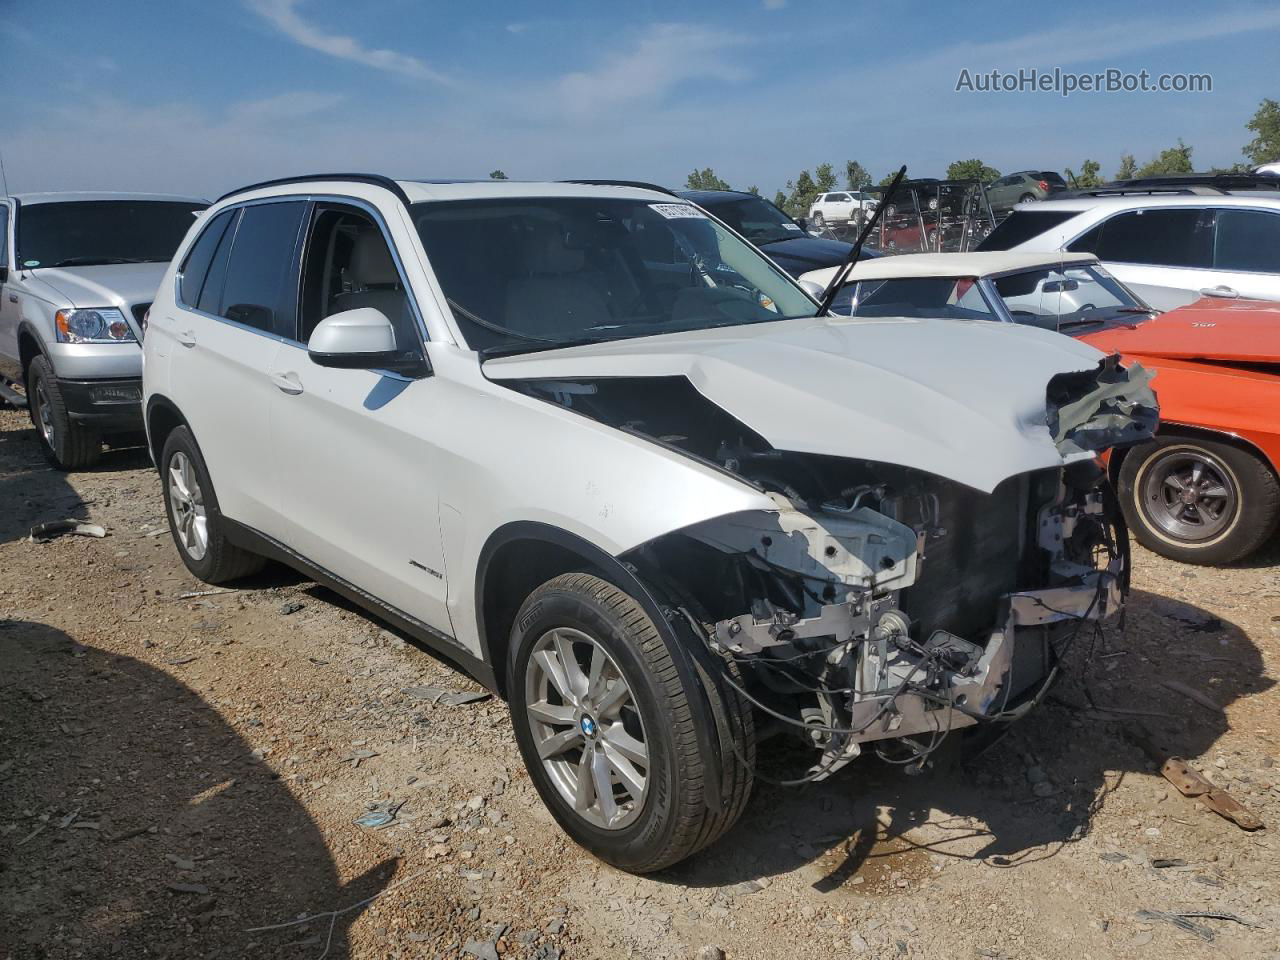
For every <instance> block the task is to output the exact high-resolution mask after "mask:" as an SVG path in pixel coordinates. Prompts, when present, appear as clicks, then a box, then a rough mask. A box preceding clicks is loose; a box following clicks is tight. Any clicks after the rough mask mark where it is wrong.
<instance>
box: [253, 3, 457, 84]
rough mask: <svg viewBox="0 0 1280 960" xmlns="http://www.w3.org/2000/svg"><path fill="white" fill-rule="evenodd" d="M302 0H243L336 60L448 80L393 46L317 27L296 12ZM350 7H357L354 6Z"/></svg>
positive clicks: (303, 42) (302, 43) (300, 40)
mask: <svg viewBox="0 0 1280 960" xmlns="http://www.w3.org/2000/svg"><path fill="white" fill-rule="evenodd" d="M300 2H301V0H245V3H246V5H247V6H248V7H249V9H251V10H252V11H253V12H254V13H256V14H258V16H260V17H262V18H263V19H264V20H266V21H267V22H268V23H270V24H271V25H272V26H274V27H275V28H276V29H277V30H279V31H280V32H281V33H283V34H284V35H285V36H286V37H288V38H289V39H290V40H292V41H293V42H294V43H296V44H299V45H300V46H303V47H307V48H308V49H311V50H318V51H319V52H320V53H326V54H328V55H329V56H331V57H337V58H338V59H339V60H350V61H352V62H353V63H362V64H364V65H365V66H367V67H373V68H375V69H377V70H386V71H387V72H389V73H399V74H402V75H404V76H406V77H413V78H414V79H418V80H432V81H435V82H436V83H445V84H448V83H450V82H451V81H450V80H449V78H448V77H446V76H445V75H444V74H442V73H440V72H438V71H436V70H433V69H432V68H431V67H429V66H428V65H427V64H426V63H425V62H424V61H422V60H420V59H419V58H417V57H414V56H410V55H409V54H407V53H399V52H398V51H395V50H376V49H370V48H369V47H366V46H365V45H364V44H362V43H361V42H360V41H359V40H357V39H355V38H354V37H349V36H345V35H344V34H340V33H326V32H325V31H324V30H322V29H321V28H320V27H317V26H315V25H314V24H312V23H310V22H309V21H307V20H305V19H304V18H303V17H302V15H301V14H299V13H298V10H297V7H298V5H299V3H300ZM353 9H359V7H358V6H356V7H355V8H353Z"/></svg>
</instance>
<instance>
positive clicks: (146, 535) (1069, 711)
mask: <svg viewBox="0 0 1280 960" xmlns="http://www.w3.org/2000/svg"><path fill="white" fill-rule="evenodd" d="M64 517H80V518H88V519H91V520H92V521H94V522H95V523H99V524H101V525H103V526H104V527H105V528H106V529H107V531H108V534H109V535H108V536H107V537H106V538H105V539H101V540H98V539H86V538H79V537H64V538H62V539H59V540H55V541H53V542H50V543H47V544H43V545H41V544H34V543H31V542H29V540H28V539H27V537H26V534H27V531H28V530H29V528H30V526H31V525H32V524H33V523H36V522H38V521H41V520H49V519H59V518H64ZM1134 586H1135V589H1134V594H1133V597H1132V603H1131V607H1130V611H1129V616H1128V623H1127V629H1126V631H1125V632H1124V633H1123V634H1121V633H1120V632H1119V631H1118V630H1115V629H1113V630H1110V631H1108V634H1107V636H1106V638H1105V640H1104V642H1103V643H1101V644H1100V645H1098V646H1097V648H1096V649H1095V650H1094V651H1093V659H1092V661H1091V663H1090V665H1089V666H1088V667H1087V668H1086V666H1085V664H1084V663H1083V662H1082V661H1080V662H1077V663H1075V665H1074V666H1075V669H1074V671H1073V678H1072V679H1071V680H1070V681H1069V682H1066V683H1064V684H1062V685H1061V686H1060V687H1059V688H1058V689H1057V692H1056V694H1055V697H1054V699H1053V700H1052V701H1051V702H1050V703H1048V704H1047V705H1046V706H1045V708H1044V709H1042V710H1041V711H1040V712H1039V713H1038V714H1037V715H1035V716H1034V717H1033V718H1031V719H1029V720H1027V721H1025V722H1024V723H1022V724H1020V725H1018V726H1017V727H1016V728H1015V729H1014V731H1013V732H1012V733H1011V734H1010V735H1009V736H1008V737H1006V738H1005V739H1004V740H1003V741H1001V742H1000V743H999V744H998V745H997V746H996V747H994V748H993V749H992V750H991V751H990V752H988V753H987V754H986V755H985V756H984V757H983V758H982V759H980V760H979V761H977V762H976V763H974V764H972V765H970V766H967V767H961V766H959V765H954V764H951V765H948V764H942V765H940V767H939V768H938V769H935V770H932V771H929V772H926V773H925V774H923V775H921V776H919V777H905V776H903V775H901V774H900V773H899V772H897V771H896V770H895V769H893V768H891V767H888V766H886V765H884V764H881V763H879V762H877V761H870V760H863V761H859V762H858V763H856V764H854V765H853V766H852V767H851V768H849V769H847V770H845V771H844V772H843V773H842V774H841V775H839V776H837V777H836V778H834V779H833V780H832V781H830V782H827V783H824V784H818V785H814V786H811V787H808V788H806V789H803V790H793V789H779V788H774V787H769V786H758V787H757V790H756V794H755V797H754V799H753V801H752V804H751V806H750V808H749V810H748V812H747V815H746V816H745V817H744V818H743V820H742V822H741V823H740V824H739V825H738V827H737V828H736V829H735V830H734V831H733V832H732V833H730V834H729V836H728V837H726V838H725V839H724V840H722V841H721V842H720V843H719V844H718V845H717V846H716V847H714V848H712V849H711V850H709V851H707V852H705V853H704V854H702V855H701V856H699V857H698V858H696V859H695V860H694V861H692V862H690V863H687V864H685V865H682V866H680V867H678V868H676V869H673V870H670V871H668V872H665V873H663V874H660V875H657V876H653V877H648V878H644V879H637V878H634V877H630V876H627V875H624V874H621V873H618V872H616V871H614V870H612V869H610V868H608V867H604V866H602V865H601V864H599V863H597V862H596V861H594V860H593V859H592V858H591V857H589V856H588V855H586V854H585V853H583V852H582V851H581V850H579V849H578V848H577V847H575V846H573V845H572V844H570V843H568V842H567V841H566V840H565V838H564V837H563V836H562V835H561V833H560V832H559V831H558V829H557V828H556V827H555V826H554V825H553V824H552V822H551V820H550V817H549V816H548V815H547V814H546V813H545V812H544V811H543V808H542V806H541V804H540V803H539V801H538V799H537V797H536V795H535V794H534V791H533V789H532V787H531V786H530V784H529V780H528V777H527V776H526V775H525V774H524V771H523V768H522V767H521V764H520V760H519V757H518V755H517V752H516V749H515V746H514V744H513V742H512V738H511V731H510V726H509V722H508V718H507V714H506V710H505V707H504V705H503V704H502V703H500V702H496V701H494V700H485V701H481V702H474V703H469V704H461V705H451V704H449V703H445V702H434V697H435V695H434V694H432V693H430V692H429V691H424V690H423V689H421V688H424V687H437V688H441V687H443V688H448V689H450V690H471V691H475V690H479V687H478V686H476V685H475V684H474V683H472V682H471V681H469V680H467V679H466V678H464V677H462V676H461V675H460V674H458V673H456V672H454V671H453V670H451V669H450V668H449V667H447V666H446V665H444V664H442V663H441V662H439V661H437V660H435V659H433V658H432V657H431V656H430V655H429V654H427V653H425V652H423V651H422V650H419V649H418V648H416V647H415V646H414V645H413V643H412V642H408V641H406V640H405V639H404V638H403V637H401V636H399V635H397V634H395V633H392V632H389V631H388V630H386V629H384V628H383V627H382V625H380V624H379V623H377V622H375V621H374V620H372V619H370V618H369V617H367V616H365V615H364V614H362V613H360V612H357V611H355V610H353V609H351V608H350V607H348V606H346V605H345V604H344V603H343V602H342V601H340V600H339V599H338V598H337V597H335V596H334V595H333V594H331V593H328V592H327V591H324V590H322V589H320V588H317V587H315V586H314V585H313V584H311V583H308V582H306V581H302V580H299V579H298V578H297V577H296V576H294V575H292V574H290V573H288V572H285V571H281V570H275V571H271V572H269V573H268V574H265V575H263V576H261V577H259V578H257V579H256V580H254V581H253V582H251V583H248V584H246V585H244V588H243V589H241V590H237V591H233V592H218V593H213V594H210V595H206V596H184V594H189V593H192V592H200V591H202V590H204V589H206V588H204V587H203V585H202V584H199V583H197V582H196V581H194V580H193V579H192V578H191V577H190V576H189V575H188V574H187V572H186V570H185V569H184V568H183V566H182V564H181V563H180V562H179V560H178V557H177V555H176V553H175V548H174V546H173V543H172V542H171V540H170V538H169V534H168V529H167V526H166V524H165V520H164V515H163V510H162V506H161V500H160V490H159V484H158V482H157V480H156V478H155V476H154V474H153V472H152V470H151V468H150V465H149V464H148V463H147V461H146V458H145V456H144V455H143V454H142V453H141V452H139V451H120V452H115V453H112V454H110V455H108V457H107V458H106V460H105V462H104V464H103V466H102V467H101V468H99V469H97V470H95V471H93V472H90V473H85V474H79V475H72V476H65V475H62V474H60V473H56V472H54V471H52V470H50V469H49V468H48V467H47V466H46V465H45V464H44V462H43V461H42V460H41V458H40V455H39V451H38V448H37V445H36V440H35V437H34V434H33V433H32V431H31V430H30V429H29V426H28V424H27V421H26V419H25V415H23V414H20V413H16V412H12V411H7V412H0V903H2V904H3V910H2V911H0V956H7V957H12V958H15V960H16V958H24V960H25V958H45V957H48V958H63V957H102V956H111V957H125V958H132V957H149V958H155V957H172V958H194V957H226V958H232V957H235V958H239V957H281V958H300V960H312V958H319V957H322V956H326V957H329V958H333V957H343V956H350V957H360V958H373V957H378V958H383V957H404V958H416V957H458V956H475V957H482V958H484V957H487V958H494V957H496V956H499V955H505V956H508V957H515V958H526V957H532V958H538V960H549V958H555V957H564V958H579V957H582V958H590V957H627V956H636V957H646V958H662V957H690V958H692V957H694V956H699V957H716V956H719V954H718V953H717V952H716V949H720V950H723V951H724V953H725V954H726V955H727V956H728V957H730V958H748V957H751V958H754V957H761V958H772V957H783V956H786V957H795V958H804V957H851V956H862V955H865V956H874V957H896V956H905V957H939V958H943V957H946V958H957V957H960V958H962V957H985V958H1058V957H1063V958H1065V957H1072V958H1081V957H1096V958H1110V957H1144V958H1150V957H1239V958H1245V957H1248V958H1258V957H1280V844H1278V843H1277V841H1276V839H1275V838H1274V832H1275V826H1276V825H1277V824H1280V766H1278V765H1276V761H1277V760H1278V759H1280V746H1278V745H1277V738H1278V737H1280V714H1278V713H1277V708H1278V707H1280V694H1278V693H1277V689H1276V684H1275V679H1274V678H1275V677H1276V676H1277V673H1278V671H1280V543H1273V544H1272V546H1271V548H1270V549H1269V550H1268V551H1266V552H1265V553H1264V555H1263V556H1261V557H1258V558H1255V560H1254V561H1252V562H1251V563H1250V564H1249V565H1247V566H1242V567H1238V568H1234V569H1230V570H1207V569H1197V568H1191V567H1184V566H1181V565H1178V564H1174V563H1170V562H1167V561H1164V560H1161V559H1159V558H1157V557H1154V556H1152V555H1150V554H1147V553H1143V552H1139V553H1138V556H1137V571H1136V576H1135V580H1134ZM1085 652H1087V651H1085V650H1083V649H1081V650H1080V653H1082V654H1083V653H1085ZM1082 676H1083V680H1082V679H1081V677H1082ZM1166 681H1174V682H1175V683H1181V684H1184V685H1185V688H1189V689H1190V690H1192V691H1194V693H1195V694H1198V695H1199V697H1200V698H1201V699H1202V700H1204V701H1205V702H1204V703H1202V702H1198V701H1197V700H1194V699H1190V698H1188V696H1186V695H1185V694H1184V693H1183V692H1178V691H1175V690H1172V689H1170V688H1169V687H1168V686H1166V685H1165V682H1166ZM1090 701H1091V702H1092V703H1093V704H1094V706H1093V707H1089V706H1088V704H1089V702H1090ZM1215 704H1216V705H1220V706H1221V708H1222V709H1217V708H1216V707H1214V706H1213V705H1215ZM1106 707H1112V708H1119V709H1122V710H1127V711H1134V712H1133V713H1125V714H1118V713H1108V712H1107V711H1106V710H1105V708H1106ZM1139 714H1141V715H1139ZM1135 734H1140V735H1141V736H1135ZM1143 738H1145V739H1146V740H1147V741H1149V742H1150V743H1153V744H1155V745H1156V746H1157V748H1158V749H1159V750H1162V751H1169V752H1173V753H1177V754H1181V755H1183V756H1186V757H1188V758H1192V759H1193V761H1194V765H1195V766H1196V767H1198V768H1200V769H1202V770H1203V771H1205V772H1206V773H1207V774H1208V776H1209V777H1210V778H1211V779H1212V780H1214V781H1215V782H1216V783H1218V784H1220V785H1223V786H1226V787H1227V788H1229V789H1230V791H1231V792H1232V794H1233V795H1235V796H1236V797H1238V798H1239V799H1240V800H1241V801H1242V802H1244V803H1245V804H1247V805H1248V806H1249V807H1250V808H1251V809H1252V810H1254V811H1255V812H1256V813H1257V814H1258V815H1260V816H1261V817H1262V818H1263V819H1264V820H1265V821H1266V822H1267V824H1268V825H1269V828H1268V829H1263V830H1259V831H1256V832H1254V833H1246V832H1244V831H1242V830H1240V829H1238V828H1237V827H1236V826H1234V825H1232V824H1231V823H1229V822H1227V821H1226V820H1223V819H1221V818H1219V817H1218V816H1215V815H1214V814H1212V813H1209V812H1207V811H1206V810H1205V809H1203V808H1202V807H1201V806H1199V805H1198V803H1197V802H1196V801H1194V800H1190V799H1186V798H1184V797H1182V796H1181V795H1180V794H1178V793H1176V792H1175V791H1174V790H1172V788H1170V787H1169V786H1168V785H1167V784H1166V782H1165V781H1164V780H1163V779H1161V778H1160V777H1159V776H1158V774H1156V773H1155V767H1154V764H1153V763H1152V762H1151V760H1150V758H1149V755H1148V754H1147V753H1146V752H1144V750H1143V749H1142V748H1141V747H1140V746H1139V745H1138V741H1139V740H1141V739H1143ZM789 760H790V758H789V757H788V755H787V752H786V750H785V749H781V748H779V749H772V750H769V749H767V750H766V755H765V760H764V763H765V769H766V770H767V771H768V772H771V773H773V774H774V775H775V776H783V775H787V774H789V773H791V772H792V770H793V769H794V768H793V767H791V766H790V763H789ZM378 811H394V819H393V820H392V823H391V825H389V826H385V827H382V828H375V827H370V826H361V825H358V824H357V823H356V822H355V821H356V819H357V818H358V817H361V816H362V815H364V814H367V813H370V812H378ZM375 896H376V897H377V899H375V900H372V901H371V902H367V903H366V902H365V901H368V900H369V898H371V897H375ZM1141 910H1153V911H1166V912H1172V913H1191V912H1196V911H1207V912H1213V913H1224V914H1232V915H1234V916H1235V917H1236V918H1237V919H1236V920H1232V919H1209V918H1193V919H1192V920H1191V922H1192V923H1193V924H1194V925H1195V928H1194V929H1192V930H1186V929H1182V928H1179V927H1177V926H1174V925H1172V924H1170V923H1168V922H1166V921H1165V920H1162V919H1160V918H1158V917H1157V918H1152V917H1149V916H1148V917H1142V916H1139V915H1138V911H1141ZM334 911H343V912H340V913H334ZM316 915H319V916H316ZM308 917H312V919H309V920H308V919H306V918H308ZM298 920H304V922H295V921H298ZM1237 920H1238V921H1243V922H1237ZM263 927H274V929H258V928H263ZM464 951H466V952H464ZM699 951H702V952H701V953H699Z"/></svg>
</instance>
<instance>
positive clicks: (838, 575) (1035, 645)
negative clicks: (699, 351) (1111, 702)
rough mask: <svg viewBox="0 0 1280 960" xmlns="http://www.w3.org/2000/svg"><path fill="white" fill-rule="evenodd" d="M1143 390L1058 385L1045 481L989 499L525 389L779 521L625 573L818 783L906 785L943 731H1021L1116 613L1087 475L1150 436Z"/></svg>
mask: <svg viewBox="0 0 1280 960" xmlns="http://www.w3.org/2000/svg"><path fill="white" fill-rule="evenodd" d="M1149 379H1150V377H1149V375H1148V374H1147V373H1146V372H1145V371H1142V370H1141V368H1136V367H1135V368H1129V369H1126V368H1124V367H1123V366H1120V365H1119V364H1118V362H1117V361H1116V358H1114V357H1111V358H1107V359H1106V360H1104V361H1103V362H1102V363H1101V364H1099V366H1098V367H1097V369H1096V370H1093V371H1085V372H1082V373H1069V374H1060V375H1058V376H1056V377H1054V378H1053V379H1052V380H1051V381H1050V383H1049V386H1048V396H1047V403H1046V417H1045V420H1044V422H1043V425H1042V427H1041V429H1043V430H1045V431H1047V432H1048V433H1049V434H1050V435H1051V436H1052V438H1053V442H1054V444H1055V446H1056V447H1057V450H1058V455H1057V457H1056V458H1055V459H1057V461H1058V462H1057V463H1056V465H1054V466H1045V467H1043V468H1041V469H1036V470H1031V471H1028V472H1022V473H1018V474H1015V475H1013V476H1009V477H1006V478H1005V479H1004V480H1003V481H1001V482H1000V483H999V484H998V485H997V486H995V488H994V489H993V490H991V491H990V492H986V491H982V490H978V489H975V488H974V487H971V486H968V485H966V484H963V483H960V482H957V481H955V480H952V479H948V478H947V477H943V476H939V475H937V474H936V473H932V472H928V471H926V470H922V469H919V468H915V467H911V466H904V465H900V464H894V463H885V462H880V461H871V460H860V459H856V458H846V457H834V456H830V455H824V454H814V453H799V452H793V451H787V450H780V449H776V448H774V447H773V446H771V445H770V444H769V443H767V442H766V441H765V440H764V439H763V438H762V437H761V436H760V435H758V434H755V433H754V432H753V431H752V430H750V429H749V428H747V427H746V426H745V425H744V424H742V423H740V422H739V421H737V420H736V419H735V418H734V417H732V416H731V415H729V414H728V413H727V412H726V411H724V410H723V409H721V408H719V407H717V406H716V405H715V404H712V403H710V402H709V401H707V400H705V398H702V397H701V396H700V395H699V394H698V393H697V391H694V390H692V389H691V388H689V387H688V381H686V380H684V379H683V378H644V379H639V378H637V379H636V380H635V381H633V382H631V383H630V384H628V382H627V381H624V380H618V379H614V380H599V381H592V382H588V381H574V382H565V381H555V382H550V381H540V382H539V381H526V382H525V383H524V384H523V386H522V388H523V389H525V390H527V391H528V392H530V393H532V394H535V395H541V396H542V397H543V398H544V399H551V400H553V401H555V402H560V403H563V404H565V405H567V406H570V407H572V408H574V409H575V410H577V411H578V412H581V413H585V414H586V415H588V416H591V417H593V418H595V419H598V420H601V421H604V422H608V423H611V424H612V425H614V426H617V427H619V428H621V429H626V430H629V431H631V432H635V433H639V434H641V435H644V436H646V437H648V438H650V439H652V440H654V441H656V442H659V443H662V444H664V445H666V446H669V447H673V448H676V449H680V450H682V451H683V452H685V453H687V454H689V455H691V456H694V457H697V458H698V459H700V460H702V461H704V462H707V463H710V464H714V465H715V466H716V467H718V468H719V469H722V470H725V471H728V472H731V473H733V474H734V475H735V476H738V477H740V478H742V479H743V480H746V481H748V482H750V483H752V484H754V485H756V486H757V487H758V488H760V489H761V490H763V491H765V492H766V493H767V494H768V496H769V497H770V499H771V500H772V501H773V503H774V505H775V506H774V508H773V509H767V510H756V511H750V512H745V513H735V514H730V515H727V516H721V517H717V518H714V519H711V520H706V521H703V522H701V523H697V524H694V525H692V526H689V527H686V528H683V529H681V530H678V531H675V532H671V533H668V534H665V535H663V536H660V537H658V538H656V539H653V540H651V541H649V542H647V543H645V544H643V545H641V546H639V547H637V548H635V549H633V550H631V551H629V552H628V553H626V554H625V555H624V556H623V557H622V558H621V559H623V560H624V561H625V562H627V563H628V564H629V565H630V566H631V567H632V568H633V569H634V570H635V571H636V572H637V574H638V575H639V576H640V577H641V579H643V580H644V581H646V582H647V583H649V584H650V585H652V586H653V588H654V589H655V592H656V593H658V594H659V595H661V596H662V597H663V598H664V600H665V601H666V602H667V603H668V604H669V608H670V609H671V611H672V614H673V616H676V617H678V618H679V620H680V621H681V622H682V623H684V624H687V625H688V627H689V628H690V630H691V631H693V633H694V634H695V636H696V637H697V638H698V642H701V643H705V644H706V646H707V647H708V648H709V649H710V650H711V651H712V652H713V653H714V654H715V655H716V657H718V658H719V659H720V661H732V668H730V667H728V665H727V664H726V670H725V673H724V679H725V681H726V682H727V683H730V684H731V685H733V686H734V687H736V688H738V690H739V692H740V693H741V694H742V695H743V696H745V697H747V698H748V699H749V700H750V701H752V702H753V703H754V704H755V705H756V706H757V707H758V708H759V709H760V710H762V711H763V712H764V713H766V714H767V715H769V716H770V717H772V718H773V719H774V720H775V721H776V724H777V727H778V728H790V729H792V730H794V731H795V732H798V733H800V735H801V736H802V737H803V738H804V739H805V740H806V741H807V742H808V743H810V744H811V745H812V746H814V747H816V748H817V749H818V750H819V751H820V756H819V757H818V758H817V759H816V761H815V763H814V764H813V766H812V768H811V770H810V774H809V776H808V777H807V778H806V779H814V780H816V779H821V778H823V777H826V776H829V775H830V774H831V773H833V772H834V771H835V770H837V769H839V768H840V767H842V766H843V765H845V764H846V763H848V762H849V761H850V760H852V759H853V758H855V757H857V756H858V755H859V753H860V752H861V751H862V749H863V745H864V744H867V743H873V742H874V743H875V744H876V747H875V749H877V751H878V752H880V753H882V755H884V756H885V757H886V758H887V759H892V760H894V761H897V762H901V763H903V764H906V765H915V766H917V767H918V766H919V765H920V764H922V763H923V762H924V759H925V758H926V757H927V756H928V755H929V753H930V752H931V751H932V750H933V749H935V748H936V747H937V746H938V745H939V743H940V742H941V740H942V738H943V737H945V736H946V734H947V733H948V732H950V731H952V730H956V729H959V728H963V727H970V726H973V725H975V724H979V723H1002V722H1007V721H1010V720H1013V719H1016V718H1018V717H1020V716H1022V715H1023V714H1025V713H1026V712H1027V711H1028V710H1030V709H1031V708H1032V707H1033V706H1035V705H1036V704H1037V703H1038V702H1039V701H1040V700H1041V699H1042V698H1043V697H1044V695H1045V693H1046V692H1047V691H1048V689H1049V688H1050V686H1051V685H1052V683H1053V682H1054V680H1055V678H1056V677H1057V675H1058V671H1059V663H1060V661H1061V660H1062V658H1063V656H1064V655H1065V653H1066V651H1067V649H1068V648H1069V646H1070V645H1071V643H1072V642H1073V640H1074V639H1075V638H1076V637H1077V636H1078V635H1079V634H1080V633H1081V631H1082V630H1083V629H1092V628H1093V625H1095V624H1097V623H1099V622H1101V621H1102V620H1104V619H1106V618H1108V617H1110V616H1112V615H1113V614H1115V613H1116V612H1117V611H1119V610H1120V609H1121V607H1122V605H1123V602H1124V598H1125V595H1126V592H1127V588H1128V576H1129V552H1128V538H1127V533H1126V530H1125V527H1124V522H1123V519H1122V516H1121V513H1120V510H1119V507H1118V504H1117V502H1116V499H1115V497H1114V495H1113V494H1112V491H1111V488H1110V484H1109V482H1108V480H1107V476H1106V471H1105V469H1104V467H1103V466H1102V463H1101V461H1100V458H1099V455H1100V454H1101V453H1102V452H1103V451H1104V450H1106V449H1108V448H1111V447H1115V446H1123V445H1129V444H1133V443H1138V442H1142V441H1145V440H1148V439H1150V437H1151V436H1152V434H1153V432H1154V429H1155V425H1156V421H1157V408H1156V403H1155V397H1154V394H1153V393H1152V392H1151V390H1150V387H1149V386H1148V380H1149ZM691 405H692V406H691ZM691 423H694V424H697V426H696V428H690V426H689V424H691ZM973 456H982V452H981V451H976V450H975V451H974V452H973Z"/></svg>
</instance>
